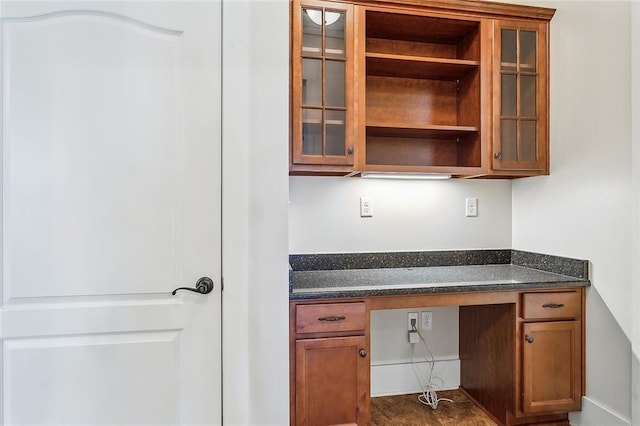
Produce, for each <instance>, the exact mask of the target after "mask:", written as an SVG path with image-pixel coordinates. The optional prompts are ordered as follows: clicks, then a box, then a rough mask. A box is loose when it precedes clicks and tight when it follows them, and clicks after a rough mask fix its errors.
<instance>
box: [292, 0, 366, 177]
mask: <svg viewBox="0 0 640 426" xmlns="http://www.w3.org/2000/svg"><path fill="white" fill-rule="evenodd" d="M303 8H313V9H322V10H327V11H340V12H344V13H345V18H344V19H345V22H344V49H345V56H344V64H345V70H344V71H345V74H344V79H345V80H344V90H345V93H344V96H345V107H344V114H345V119H344V132H345V133H344V138H345V146H344V155H325V154H324V153H323V154H321V155H315V154H305V153H304V152H303V141H302V138H303V128H302V127H303V114H302V109H303V102H302V92H303V89H302V87H303V65H302V64H303V50H302V48H303V46H302V44H303V36H302V30H303V19H302V13H303ZM353 25H354V24H353V5H351V4H345V3H337V2H324V1H316V0H304V1H299V0H293V1H292V3H291V82H290V93H291V99H290V100H291V152H290V171H302V172H304V171H311V172H312V171H319V170H322V166H334V167H333V168H331V167H329V169H327V170H328V171H331V170H333V171H336V172H338V173H340V172H342V174H346V173H347V172H348V171H349V170H350V169H352V168H353V164H354V158H355V155H354V153H355V149H356V148H355V141H354V137H355V130H354V129H355V128H356V122H355V114H354V110H356V109H357V102H356V99H355V93H354V89H353V87H354V85H355V78H354V65H353V62H354V56H353V45H354V41H353V33H354V30H353ZM323 27H324V26H323ZM324 44H325V37H324V30H323V36H322V44H321V46H322V47H324ZM320 53H321V54H320V55H319V56H313V59H316V60H321V61H322V64H323V65H322V69H323V71H322V87H321V92H322V98H323V100H322V105H321V106H318V108H311V109H317V110H319V111H322V113H323V117H324V115H325V112H326V111H327V106H326V102H325V88H326V80H325V77H326V72H325V65H326V62H327V61H339V62H342V61H341V60H339V59H337V58H331V59H325V58H327V56H326V55H325V52H323V51H321V52H320ZM325 121H326V119H323V120H322V122H321V124H322V128H323V130H322V134H323V138H322V139H323V144H322V145H323V151H324V147H325V144H326V142H325V140H326V136H324V135H326V129H324V127H325Z"/></svg>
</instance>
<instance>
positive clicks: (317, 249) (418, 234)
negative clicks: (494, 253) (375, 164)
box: [289, 177, 511, 254]
mask: <svg viewBox="0 0 640 426" xmlns="http://www.w3.org/2000/svg"><path fill="white" fill-rule="evenodd" d="M289 184H290V188H289V203H290V205H289V250H290V253H297V254H300V253H348V252H383V251H412V250H417V251H420V250H453V249H478V248H488V249H491V248H510V246H511V182H510V181H479V180H477V181H469V180H446V181H397V180H378V179H360V178H342V177H335V178H332V177H291V178H289ZM361 196H370V197H372V199H373V209H374V213H373V217H370V218H361V217H360V197H361ZM465 197H476V198H478V216H477V217H465V201H464V200H465Z"/></svg>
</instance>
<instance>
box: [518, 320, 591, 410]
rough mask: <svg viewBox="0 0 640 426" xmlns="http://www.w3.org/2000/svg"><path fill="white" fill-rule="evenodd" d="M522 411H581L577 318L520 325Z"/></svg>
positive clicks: (578, 326) (578, 328)
mask: <svg viewBox="0 0 640 426" xmlns="http://www.w3.org/2000/svg"><path fill="white" fill-rule="evenodd" d="M522 328H523V334H524V336H525V340H524V341H525V343H523V345H522V411H523V412H525V413H545V412H557V411H578V410H580V400H581V396H582V392H581V383H582V380H581V376H582V374H581V371H582V369H581V368H580V366H581V353H580V348H581V344H580V340H581V339H580V334H581V333H580V321H553V322H534V323H525V324H523V325H522Z"/></svg>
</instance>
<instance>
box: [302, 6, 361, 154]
mask: <svg viewBox="0 0 640 426" xmlns="http://www.w3.org/2000/svg"><path fill="white" fill-rule="evenodd" d="M292 10H293V19H292V35H293V37H292V43H293V46H292V47H293V49H292V52H293V54H292V78H291V84H292V90H291V93H292V99H291V105H292V114H291V116H292V131H291V137H292V138H293V143H292V162H293V163H294V164H318V165H352V164H353V158H354V155H353V142H352V140H353V129H354V128H355V126H354V123H353V111H352V109H353V108H352V105H353V88H352V82H353V65H352V61H353V47H352V46H353V42H352V40H351V38H352V25H353V18H352V16H353V6H351V5H341V4H336V3H325V2H316V1H305V2H298V1H296V2H294V3H293V9H292Z"/></svg>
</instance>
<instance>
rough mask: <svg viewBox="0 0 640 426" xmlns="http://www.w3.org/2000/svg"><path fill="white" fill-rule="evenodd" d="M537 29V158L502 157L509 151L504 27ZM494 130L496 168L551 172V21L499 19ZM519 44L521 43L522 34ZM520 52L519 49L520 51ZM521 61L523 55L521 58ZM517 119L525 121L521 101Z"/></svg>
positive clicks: (495, 47)
mask: <svg viewBox="0 0 640 426" xmlns="http://www.w3.org/2000/svg"><path fill="white" fill-rule="evenodd" d="M503 29H507V30H516V31H517V34H518V35H519V34H520V31H522V30H525V31H535V32H536V33H537V39H536V59H537V64H536V74H537V84H536V91H535V93H536V103H535V104H536V119H537V120H536V121H537V125H536V149H535V151H536V160H535V161H524V160H517V159H516V160H508V159H504V158H503V157H502V153H503V152H504V151H505V147H504V146H503V141H502V137H501V114H502V104H501V101H502V82H501V76H502V69H501V53H502V49H501V48H502V30H503ZM493 40H494V43H493V73H492V74H493V85H492V86H493V91H492V92H493V131H492V144H490V147H491V149H492V150H491V152H490V153H489V155H490V159H491V164H492V169H493V170H494V171H496V172H498V173H497V174H498V175H500V174H501V173H500V172H507V174H508V172H516V173H515V175H516V176H517V175H521V174H522V175H526V176H533V175H545V174H549V60H548V58H549V54H548V52H549V24H548V23H546V22H545V23H540V22H528V21H515V20H513V21H512V20H495V21H494V34H493ZM517 45H518V46H519V45H520V42H519V37H518V42H517ZM519 53H520V49H519V48H518V50H517V54H519ZM518 62H519V58H518ZM517 74H518V77H517V83H516V89H515V90H516V93H517V96H518V97H519V96H520V80H521V79H520V76H521V74H520V70H519V69H518V71H517ZM517 109H518V111H517V119H516V120H517V122H520V121H521V114H520V102H517ZM516 131H517V140H518V145H519V142H520V126H517V130H516Z"/></svg>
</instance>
